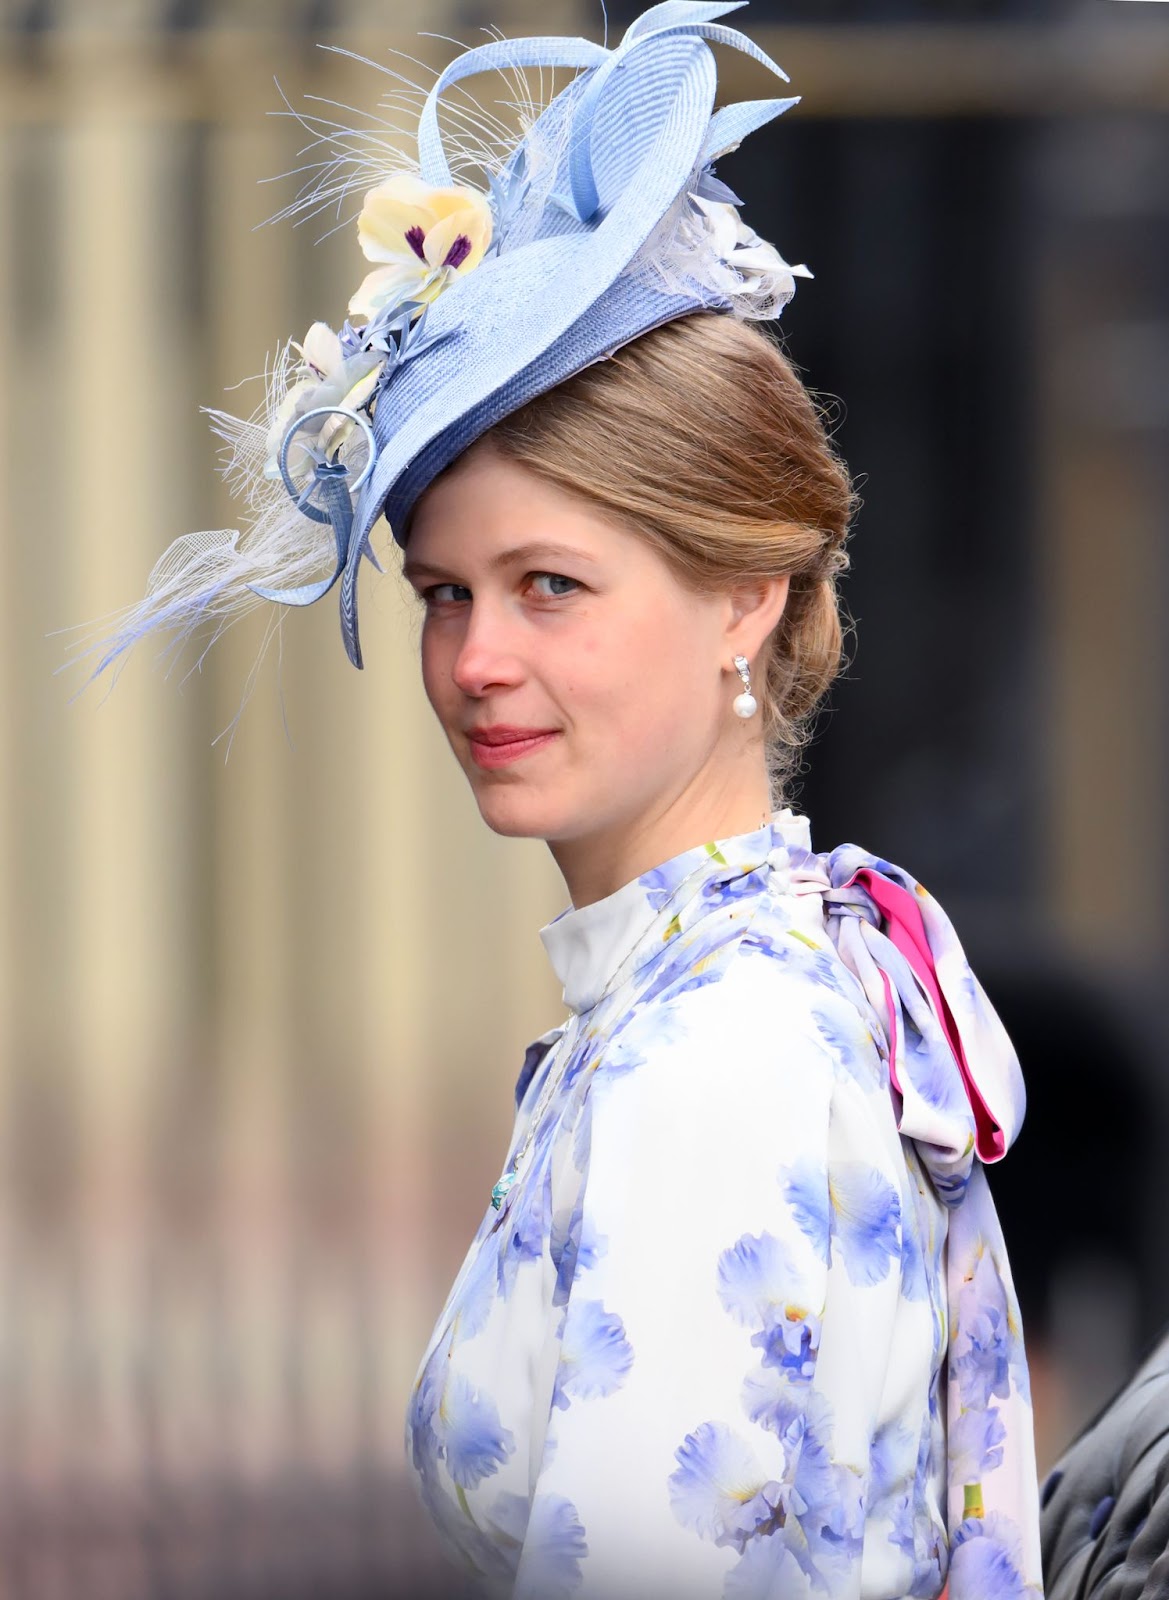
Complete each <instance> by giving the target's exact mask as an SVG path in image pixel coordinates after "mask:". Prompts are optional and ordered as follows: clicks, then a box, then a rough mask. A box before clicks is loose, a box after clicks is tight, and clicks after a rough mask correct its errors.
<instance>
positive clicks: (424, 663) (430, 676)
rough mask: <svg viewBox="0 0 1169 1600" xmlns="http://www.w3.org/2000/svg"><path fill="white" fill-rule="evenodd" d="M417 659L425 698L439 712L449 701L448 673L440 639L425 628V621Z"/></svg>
mask: <svg viewBox="0 0 1169 1600" xmlns="http://www.w3.org/2000/svg"><path fill="white" fill-rule="evenodd" d="M418 657H419V663H420V665H421V668H422V687H423V688H424V689H425V691H426V698H427V699H428V700H429V701H430V704H431V705H432V706H433V707H434V709H435V711H440V710H441V709H442V706H443V705H444V703H445V702H446V701H447V700H449V699H450V693H451V678H450V671H449V667H448V663H447V661H446V658H445V653H444V651H443V648H442V642H441V639H440V637H439V635H438V634H436V633H435V631H434V630H433V629H432V628H428V627H427V625H426V623H425V621H424V622H423V624H422V636H421V639H420V641H419V649H418Z"/></svg>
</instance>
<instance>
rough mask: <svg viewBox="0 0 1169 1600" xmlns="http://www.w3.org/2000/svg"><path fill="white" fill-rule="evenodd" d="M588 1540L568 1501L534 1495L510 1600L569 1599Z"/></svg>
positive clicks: (577, 1585) (557, 1496) (579, 1575)
mask: <svg viewBox="0 0 1169 1600" xmlns="http://www.w3.org/2000/svg"><path fill="white" fill-rule="evenodd" d="M588 1553H589V1546H588V1540H587V1539H586V1537H585V1530H584V1528H583V1527H582V1526H581V1521H580V1517H579V1515H578V1514H577V1509H576V1507H575V1506H574V1505H573V1503H572V1501H571V1500H569V1499H566V1497H565V1496H564V1495H562V1494H538V1495H537V1496H536V1498H535V1499H534V1500H533V1502H532V1514H531V1516H530V1517H529V1518H528V1526H527V1531H526V1533H525V1536H524V1555H523V1561H522V1563H521V1567H520V1572H519V1576H518V1579H517V1582H516V1586H515V1590H514V1594H513V1600H569V1597H570V1596H571V1595H573V1594H575V1593H576V1591H577V1589H579V1588H580V1585H581V1578H582V1573H581V1562H582V1561H584V1559H585V1557H586V1556H587V1555H588Z"/></svg>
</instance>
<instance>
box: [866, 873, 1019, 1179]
mask: <svg viewBox="0 0 1169 1600" xmlns="http://www.w3.org/2000/svg"><path fill="white" fill-rule="evenodd" d="M858 880H859V882H860V883H861V886H862V887H863V888H864V889H866V890H867V891H868V893H869V894H870V895H872V897H873V900H874V901H875V902H876V904H877V907H878V909H879V910H880V912H881V913H882V915H883V916H884V918H885V920H886V922H887V924H888V927H887V928H886V929H885V930H884V931H885V932H886V933H887V935H888V937H889V938H890V939H891V940H892V941H893V943H894V944H895V945H896V947H897V949H898V950H900V951H901V954H902V955H903V956H904V957H905V959H906V960H907V961H908V962H909V965H910V966H911V967H912V968H913V970H914V972H915V973H916V974H917V976H918V977H919V978H920V979H921V982H922V986H923V988H924V989H925V992H926V994H927V995H928V996H929V999H930V1001H931V1003H932V1005H933V1008H934V1011H935V1013H936V1014H937V1017H938V1020H939V1022H940V1023H941V1025H942V1031H943V1032H944V1033H945V1035H946V1042H947V1043H948V1044H949V1046H950V1049H951V1050H952V1051H953V1054H954V1060H955V1061H956V1062H957V1063H958V1070H959V1072H960V1073H961V1074H962V1082H963V1084H964V1085H965V1088H966V1095H967V1098H968V1099H969V1101H970V1107H971V1110H972V1111H973V1112H974V1148H975V1150H976V1151H977V1153H978V1158H979V1160H980V1161H1001V1160H1002V1158H1003V1156H1005V1155H1006V1153H1007V1145H1006V1139H1005V1138H1004V1136H1003V1131H1002V1129H1001V1128H1000V1127H999V1125H998V1123H997V1122H996V1121H995V1119H994V1116H993V1115H992V1114H991V1110H990V1107H989V1106H988V1105H987V1103H986V1101H985V1100H984V1098H983V1096H982V1092H981V1090H980V1089H979V1087H978V1085H977V1084H976V1083H975V1081H974V1077H973V1074H972V1073H971V1071H970V1067H969V1065H968V1064H967V1061H966V1052H965V1050H964V1049H963V1048H962V1037H961V1034H960V1033H959V1031H958V1025H957V1023H956V1022H955V1021H954V1015H953V1012H952V1011H951V1010H950V1006H949V1002H948V1001H947V1000H946V997H945V995H944V994H943V993H942V991H941V989H940V987H939V986H938V974H937V969H936V967H935V966H934V958H933V952H932V951H931V949H930V946H929V939H928V937H927V935H926V931H925V920H924V918H923V917H922V914H921V907H920V906H919V905H918V903H917V901H916V900H915V899H914V897H913V896H912V895H911V894H910V892H909V890H908V889H903V888H902V887H901V885H900V884H897V883H893V882H892V881H891V880H890V879H889V878H886V877H884V876H883V874H881V873H879V872H877V871H876V870H875V869H874V868H872V867H858V868H857V870H856V871H855V872H854V873H853V875H852V877H851V878H850V879H849V880H848V883H846V884H845V885H844V887H845V888H846V889H847V888H849V887H850V886H851V885H852V884H854V883H856V882H858ZM881 976H882V978H884V977H885V974H884V973H882V974H881ZM885 987H886V990H888V980H887V979H886V981H885ZM889 1014H890V1016H892V1015H893V1006H892V1005H891V1004H890V1007H889ZM894 1031H895V1030H894ZM894 1043H895V1041H894V1040H893V1039H890V1042H889V1075H890V1077H891V1078H892V1080H893V1084H894V1087H895V1088H897V1089H898V1090H899V1089H900V1085H899V1084H898V1082H897V1078H896V1075H895V1067H894Z"/></svg>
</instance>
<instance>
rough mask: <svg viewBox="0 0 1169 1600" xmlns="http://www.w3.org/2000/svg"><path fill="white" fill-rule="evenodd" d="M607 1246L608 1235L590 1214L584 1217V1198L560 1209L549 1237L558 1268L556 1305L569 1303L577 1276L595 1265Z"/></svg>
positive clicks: (554, 1303) (551, 1254)
mask: <svg viewBox="0 0 1169 1600" xmlns="http://www.w3.org/2000/svg"><path fill="white" fill-rule="evenodd" d="M608 1248H609V1241H608V1239H607V1238H606V1237H605V1235H604V1234H603V1233H601V1232H599V1231H598V1229H597V1227H596V1225H595V1224H594V1222H593V1219H592V1218H591V1217H588V1218H586V1217H585V1214H584V1201H583V1199H582V1200H578V1201H577V1203H576V1205H575V1206H574V1207H573V1209H572V1211H571V1212H568V1213H567V1214H566V1213H565V1212H563V1211H559V1212H557V1214H556V1215H555V1216H554V1217H553V1219H552V1230H551V1233H550V1234H549V1237H548V1253H549V1255H550V1256H551V1258H552V1265H553V1266H554V1267H555V1268H556V1287H555V1289H554V1290H553V1292H552V1304H553V1305H554V1306H558V1305H564V1304H566V1302H567V1300H568V1293H569V1290H570V1289H571V1288H572V1285H573V1283H574V1282H575V1281H576V1278H577V1276H578V1275H579V1274H580V1273H582V1272H587V1271H588V1270H589V1268H590V1267H593V1266H595V1265H596V1263H597V1262H598V1261H599V1260H600V1259H601V1257H602V1256H603V1255H605V1253H606V1252H607V1250H608Z"/></svg>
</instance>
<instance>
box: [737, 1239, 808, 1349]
mask: <svg viewBox="0 0 1169 1600" xmlns="http://www.w3.org/2000/svg"><path fill="white" fill-rule="evenodd" d="M807 1294H808V1287H807V1285H806V1283H805V1282H804V1280H803V1275H802V1274H801V1273H800V1271H799V1270H798V1268H797V1267H796V1265H795V1263H794V1261H793V1260H792V1257H791V1254H790V1253H789V1251H788V1249H787V1246H786V1245H785V1244H783V1242H782V1241H781V1240H779V1239H777V1238H776V1237H775V1235H774V1234H773V1233H761V1234H753V1233H744V1234H743V1235H742V1236H741V1237H740V1238H739V1239H737V1240H736V1241H735V1243H734V1244H733V1245H731V1246H730V1248H729V1249H727V1250H724V1251H723V1252H722V1254H721V1255H720V1256H719V1258H718V1297H719V1300H720V1301H721V1302H722V1305H723V1307H724V1309H725V1310H727V1311H729V1312H730V1314H731V1316H732V1317H734V1319H735V1321H736V1322H739V1323H742V1325H743V1326H744V1327H745V1328H759V1327H763V1326H765V1325H766V1324H768V1323H770V1322H774V1321H777V1320H780V1319H782V1318H783V1317H784V1316H785V1315H786V1313H787V1310H788V1308H789V1306H790V1305H792V1304H797V1305H798V1304H800V1303H801V1302H802V1301H804V1300H806V1298H807Z"/></svg>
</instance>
